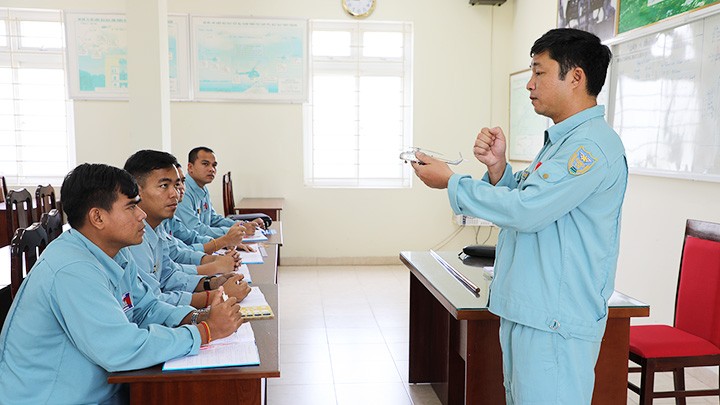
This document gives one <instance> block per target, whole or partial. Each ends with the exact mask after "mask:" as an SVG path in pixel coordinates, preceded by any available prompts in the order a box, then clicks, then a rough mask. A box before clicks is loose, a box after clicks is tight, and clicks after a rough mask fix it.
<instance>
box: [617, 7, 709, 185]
mask: <svg viewBox="0 0 720 405" xmlns="http://www.w3.org/2000/svg"><path fill="white" fill-rule="evenodd" d="M614 53H615V56H614V62H613V63H614V65H615V74H614V80H615V94H614V114H613V119H612V123H613V127H614V128H615V130H616V131H617V132H618V133H619V134H620V136H621V137H622V139H623V143H624V144H625V150H626V152H627V158H628V165H629V166H630V167H631V169H633V170H634V172H636V173H645V174H655V175H661V176H669V177H683V178H691V179H699V180H710V181H720V13H718V14H714V15H710V16H708V17H706V18H703V19H700V20H696V21H692V22H690V23H687V24H684V25H681V26H678V27H675V28H670V29H666V30H664V31H661V32H657V33H652V34H649V35H646V36H643V37H639V38H637V39H634V40H631V41H627V42H623V43H620V44H618V45H617V46H616V47H615V51H614Z"/></svg>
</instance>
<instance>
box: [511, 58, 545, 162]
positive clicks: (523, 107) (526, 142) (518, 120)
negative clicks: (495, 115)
mask: <svg viewBox="0 0 720 405" xmlns="http://www.w3.org/2000/svg"><path fill="white" fill-rule="evenodd" d="M531 73H532V72H531V71H530V69H527V70H523V71H520V72H516V73H512V74H511V75H510V130H509V133H508V157H509V158H510V160H518V161H527V162H531V161H532V160H533V159H535V155H537V153H538V152H539V151H540V149H541V148H542V146H543V141H544V132H545V130H546V129H548V128H549V127H550V124H551V121H550V119H549V118H547V117H543V116H542V115H538V114H537V113H536V112H535V109H534V108H533V106H532V103H531V102H530V92H528V90H527V89H526V88H525V85H526V84H527V82H528V80H530V75H531Z"/></svg>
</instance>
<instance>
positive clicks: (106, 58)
mask: <svg viewBox="0 0 720 405" xmlns="http://www.w3.org/2000/svg"><path fill="white" fill-rule="evenodd" d="M67 28H68V50H69V51H70V52H71V53H70V55H72V57H71V58H69V59H70V60H69V64H70V66H71V69H70V75H71V77H70V79H71V80H70V83H71V89H73V90H76V94H77V95H82V94H85V95H90V96H92V95H95V96H96V97H97V98H117V97H118V96H120V97H127V92H128V74H127V35H126V32H127V20H126V19H125V17H124V16H122V15H107V14H76V15H72V16H68V21H67ZM73 79H74V80H73ZM72 93H73V92H71V95H72Z"/></svg>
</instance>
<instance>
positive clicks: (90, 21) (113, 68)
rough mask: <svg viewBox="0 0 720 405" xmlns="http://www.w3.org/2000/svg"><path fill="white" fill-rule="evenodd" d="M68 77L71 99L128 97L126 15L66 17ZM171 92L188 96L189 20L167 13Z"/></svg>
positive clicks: (172, 95)
mask: <svg viewBox="0 0 720 405" xmlns="http://www.w3.org/2000/svg"><path fill="white" fill-rule="evenodd" d="M65 26H66V30H67V35H66V37H67V41H68V46H67V49H68V81H69V84H70V86H69V87H70V98H73V99H120V100H123V99H127V98H128V87H129V86H130V78H129V77H128V50H127V47H128V45H127V19H126V18H125V16H124V15H122V14H75V13H67V14H66V17H65ZM168 58H169V61H168V62H169V75H170V78H169V79H170V96H171V98H173V99H187V98H188V97H189V94H188V93H189V88H190V86H189V85H188V82H189V69H188V67H189V64H188V22H187V17H186V16H168Z"/></svg>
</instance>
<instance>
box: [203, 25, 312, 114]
mask: <svg viewBox="0 0 720 405" xmlns="http://www.w3.org/2000/svg"><path fill="white" fill-rule="evenodd" d="M192 38H193V47H192V48H193V50H192V58H193V67H194V78H195V79H194V80H195V82H194V89H193V90H194V95H195V98H196V99H205V100H224V99H232V100H246V101H266V102H272V101H277V102H298V103H301V102H304V101H305V100H306V99H307V22H306V21H305V20H284V19H249V18H213V17H192Z"/></svg>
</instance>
